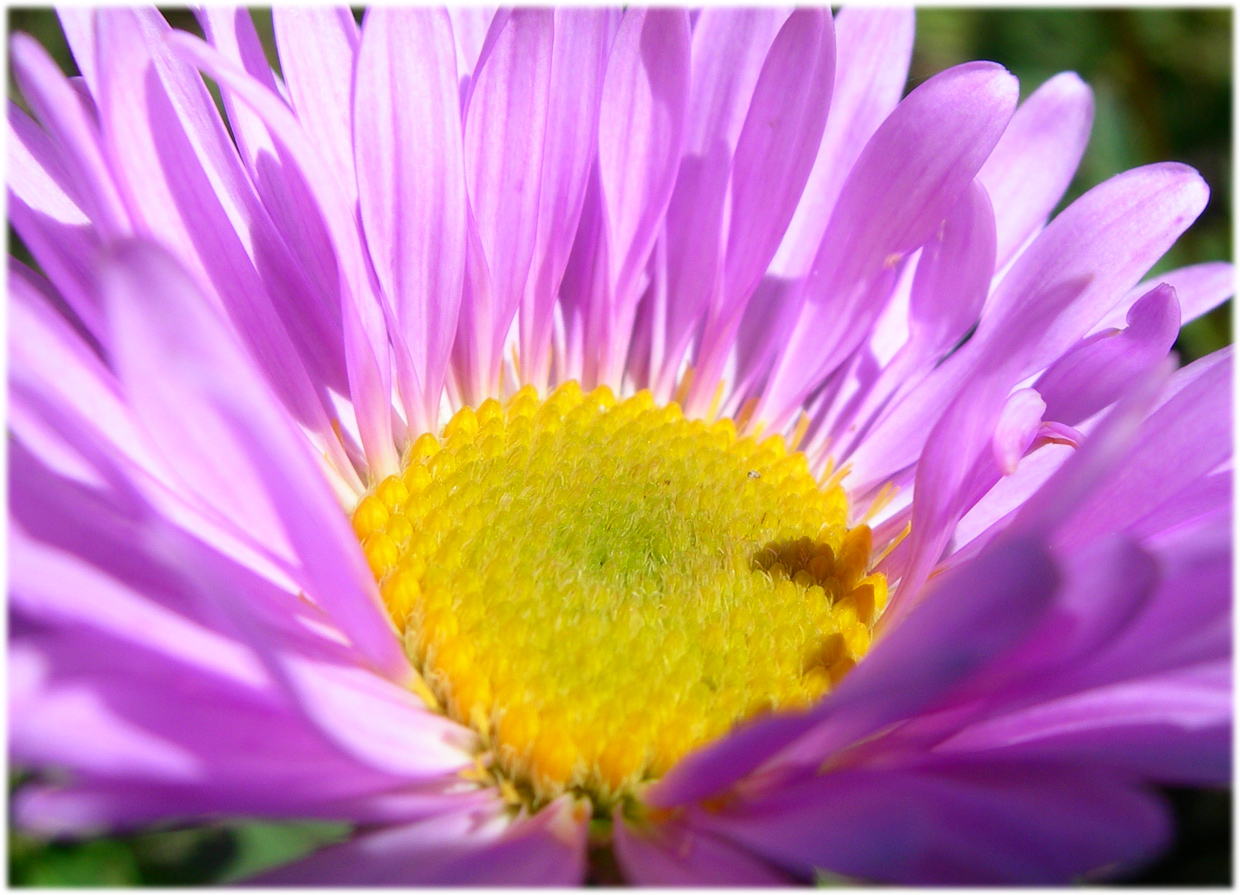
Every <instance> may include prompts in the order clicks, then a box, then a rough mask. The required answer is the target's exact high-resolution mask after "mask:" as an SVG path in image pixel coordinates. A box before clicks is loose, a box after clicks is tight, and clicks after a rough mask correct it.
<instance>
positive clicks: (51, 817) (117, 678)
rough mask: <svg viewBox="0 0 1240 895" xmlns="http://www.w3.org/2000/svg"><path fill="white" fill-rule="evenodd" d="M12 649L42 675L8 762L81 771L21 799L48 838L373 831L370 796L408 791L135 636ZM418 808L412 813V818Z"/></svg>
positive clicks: (69, 633) (259, 701) (51, 639)
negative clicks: (271, 823)
mask: <svg viewBox="0 0 1240 895" xmlns="http://www.w3.org/2000/svg"><path fill="white" fill-rule="evenodd" d="M14 650H15V653H17V654H19V655H21V656H23V658H25V659H27V660H29V661H28V662H27V663H26V664H33V665H34V670H35V672H36V678H35V680H34V681H33V682H32V689H31V692H30V693H29V694H28V697H29V698H28V699H26V700H24V702H23V708H24V711H23V712H22V715H21V718H20V719H19V722H20V723H17V724H14V725H13V726H12V727H11V728H10V734H11V736H12V742H11V745H12V747H13V750H14V755H15V756H17V757H19V760H22V761H26V762H35V763H46V764H56V765H60V766H62V767H67V768H71V769H74V770H75V771H76V772H77V779H76V781H75V782H74V783H72V784H70V785H69V786H67V787H66V788H65V789H58V788H46V789H41V790H36V791H35V792H33V793H31V792H22V793H19V797H18V799H17V800H16V804H15V806H14V807H15V811H16V813H17V815H18V818H19V819H20V820H21V821H22V823H23V824H24V825H25V824H29V825H32V826H34V827H36V828H38V829H41V830H43V831H45V832H46V833H49V834H57V833H63V832H77V833H82V832H90V831H97V830H98V828H99V826H100V825H101V824H106V825H108V826H115V825H120V826H132V825H136V824H138V823H146V822H151V821H158V820H168V819H173V820H175V819H185V820H193V819H196V818H200V817H203V816H210V815H213V814H233V815H238V814H240V815H247V814H248V815H266V816H292V817H298V816H300V817H307V816H310V817H316V816H317V817H329V818H338V819H354V818H356V819H357V820H360V821H363V822H365V821H367V820H370V819H372V818H374V817H376V814H375V813H373V812H371V811H370V810H369V809H368V807H367V805H366V802H367V800H369V799H371V798H374V797H376V796H379V797H383V796H386V795H387V793H389V792H392V791H395V790H397V788H399V787H402V786H405V787H407V786H408V785H409V784H408V781H407V780H404V779H401V778H399V777H394V776H392V775H388V774H384V773H382V772H380V771H378V770H375V769H372V768H368V767H366V766H364V765H361V764H358V763H357V762H356V761H354V760H353V759H352V758H350V757H348V756H346V755H345V754H343V753H342V752H341V751H340V750H339V749H337V748H335V747H334V746H333V745H332V744H331V743H330V742H329V741H327V740H325V739H324V738H323V736H322V735H321V734H319V733H318V732H317V731H316V730H315V729H314V728H313V727H311V726H310V725H308V724H306V723H305V721H304V719H302V718H301V716H300V715H299V714H298V713H297V712H296V711H295V710H293V709H292V708H291V707H290V706H288V705H282V704H281V703H280V702H279V701H278V700H276V699H273V698H272V697H271V696H270V695H269V693H264V692H263V691H262V690H256V689H245V688H241V687H238V686H236V685H235V684H231V683H229V682H227V681H224V680H221V679H219V678H215V677H212V676H209V675H205V674H203V672H202V669H201V668H196V667H193V666H189V665H186V664H184V663H182V662H181V661H179V660H178V658H177V657H174V656H169V655H165V654H163V653H161V652H158V651H154V650H151V649H149V648H146V647H142V646H138V645H135V644H134V643H133V642H132V641H126V640H120V639H116V638H114V637H112V636H111V635H110V634H106V633H100V632H92V631H91V630H90V629H76V630H68V629H62V630H60V631H58V632H57V633H56V634H55V635H45V636H39V637H35V638H27V639H23V640H22V641H21V643H19V644H17V645H15V647H14ZM423 801H425V800H423ZM448 804H449V805H451V804H453V803H452V802H449V803H448ZM419 812H420V813H422V814H423V815H424V814H425V813H427V806H426V805H425V804H422V805H418V804H416V803H407V804H406V813H405V817H411V816H417V814H418V813H419ZM379 816H381V815H379Z"/></svg>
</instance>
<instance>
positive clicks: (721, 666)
mask: <svg viewBox="0 0 1240 895" xmlns="http://www.w3.org/2000/svg"><path fill="white" fill-rule="evenodd" d="M846 513H847V502H846V499H845V496H844V492H843V490H842V489H841V488H840V487H838V486H833V487H823V486H821V485H820V484H819V482H818V481H816V480H815V478H814V477H813V476H812V475H811V473H810V471H809V467H808V464H807V462H806V459H805V456H804V454H801V453H789V452H788V451H787V449H786V447H785V444H784V440H783V438H782V437H781V436H778V435H776V436H771V437H769V438H767V439H765V440H764V441H761V442H758V441H755V439H753V438H750V437H747V438H738V437H737V435H736V430H735V427H734V425H733V423H732V421H731V420H727V419H723V420H719V421H718V422H715V423H706V422H703V421H701V420H688V419H685V417H684V416H683V414H682V413H681V411H680V408H679V407H678V406H677V405H676V404H670V405H668V406H665V407H658V406H655V403H654V401H653V399H652V398H651V395H650V393H649V392H640V393H638V394H636V395H634V396H633V397H630V398H628V399H626V400H624V401H622V402H619V403H617V402H616V399H615V397H614V396H613V395H612V393H611V391H610V389H608V388H606V387H601V388H598V389H596V390H594V391H592V392H590V393H589V394H588V395H586V394H583V393H582V391H581V389H580V387H579V386H578V385H577V383H575V382H570V383H566V384H565V385H562V386H560V387H559V388H558V389H557V390H556V391H555V392H554V393H553V394H552V395H551V396H550V397H549V398H548V399H547V400H546V401H543V402H540V401H539V399H538V397H537V394H536V393H535V392H534V390H533V389H532V388H528V387H527V388H525V389H522V390H521V391H519V392H518V393H517V394H516V395H514V396H513V397H512V398H511V399H510V400H509V402H508V404H507V406H506V407H505V406H502V405H501V404H500V403H499V402H497V401H495V400H493V399H492V400H487V401H485V402H483V403H482V405H481V406H479V407H478V409H477V410H474V409H471V408H468V407H467V408H464V409H462V410H461V411H460V412H458V413H457V414H456V415H455V416H454V417H453V418H452V420H451V421H450V422H449V423H448V424H447V426H445V427H444V430H443V433H442V435H441V437H440V438H435V437H434V436H432V435H429V434H427V435H422V436H421V437H420V438H419V439H418V440H417V441H416V442H415V443H414V445H413V447H412V448H411V449H410V451H409V456H408V458H407V460H406V465H405V468H404V472H403V474H402V475H401V476H399V477H398V476H391V477H389V478H387V479H385V480H384V481H383V482H381V483H380V484H379V485H378V486H377V487H376V488H375V490H374V492H373V493H372V494H369V495H367V496H366V497H365V498H363V500H362V501H361V503H360V504H359V505H358V507H357V509H356V510H355V511H354V514H353V525H354V529H355V531H356V532H357V535H358V537H359V538H360V539H361V540H362V544H363V548H364V551H365V554H366V557H367V560H368V561H369V563H370V566H371V569H372V570H373V571H374V574H375V577H376V579H377V580H378V581H379V582H380V585H381V592H382V594H383V597H384V600H385V602H386V604H387V607H388V610H389V611H390V612H391V614H392V618H393V619H394V620H395V622H396V624H397V626H398V627H399V628H401V629H402V630H404V632H405V643H406V649H407V651H408V654H409V656H410V658H411V660H412V661H413V663H414V666H415V667H416V668H418V669H419V670H420V672H421V674H422V676H423V679H424V680H425V682H426V683H427V685H428V686H429V688H430V690H431V691H432V693H433V694H434V696H435V697H436V698H437V699H438V700H439V702H440V703H441V704H442V705H443V706H444V707H445V709H446V710H447V711H448V713H449V714H451V715H452V716H453V717H455V718H456V719H457V720H459V721H461V722H462V723H465V724H469V725H471V726H472V727H473V728H474V729H475V730H477V731H478V732H479V733H480V734H481V735H482V738H483V742H485V743H486V744H487V745H488V747H489V748H488V754H489V755H490V756H491V761H492V763H493V772H494V773H496V774H497V775H500V776H501V777H505V778H506V779H507V780H509V781H510V782H514V785H518V786H520V787H523V788H524V789H525V790H526V791H527V792H529V793H531V794H532V795H533V797H534V798H535V799H537V800H541V799H544V798H550V797H553V796H554V795H556V794H557V793H559V792H562V791H563V790H564V789H576V790H580V791H584V792H586V793H589V794H590V795H592V796H593V797H595V798H596V799H601V800H603V801H604V802H609V801H614V800H615V799H616V798H618V797H620V796H623V795H625V794H627V793H631V792H632V791H633V790H634V789H635V787H636V786H638V785H639V784H640V783H641V781H642V780H644V779H649V778H652V777H657V776H659V775H661V774H662V773H664V772H665V771H666V770H667V769H668V768H669V767H670V766H671V765H672V764H673V763H674V762H676V761H677V760H678V759H679V758H680V757H681V756H683V755H684V754H685V753H686V752H688V751H689V750H690V749H692V748H694V747H695V746H698V745H700V744H702V743H705V742H707V741H709V740H711V739H713V738H715V737H718V736H720V735H722V734H724V733H726V732H727V731H728V730H729V729H730V728H731V727H732V726H733V725H735V724H736V723H737V722H739V721H742V720H744V719H745V718H747V717H749V716H751V715H753V714H755V713H758V712H762V711H769V710H772V709H788V708H796V707H802V706H805V705H807V704H809V703H810V702H811V701H813V700H815V699H816V698H818V697H819V696H821V695H822V694H823V693H824V692H826V690H827V689H829V688H830V686H831V685H832V684H833V683H834V682H835V681H837V680H838V679H839V678H840V676H841V675H843V674H844V673H845V672H846V671H848V669H850V668H851V667H852V666H853V664H855V663H856V661H857V660H858V659H860V658H861V656H862V655H864V653H865V652H866V650H867V649H868V647H869V644H870V627H871V625H872V624H873V622H874V618H875V615H876V613H877V612H879V611H881V609H882V608H883V605H884V604H885V602H886V598H887V585H886V581H885V579H884V578H883V576H882V575H879V574H874V575H866V571H867V567H868V563H869V553H870V532H869V529H868V528H867V527H865V526H858V527H856V528H853V529H851V530H849V529H848V528H847V527H846V525H845V517H846Z"/></svg>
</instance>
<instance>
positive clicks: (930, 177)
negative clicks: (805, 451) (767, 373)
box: [756, 62, 1017, 423]
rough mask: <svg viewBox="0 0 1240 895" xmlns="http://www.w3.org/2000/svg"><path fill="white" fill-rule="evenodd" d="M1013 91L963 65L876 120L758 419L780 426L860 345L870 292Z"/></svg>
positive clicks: (940, 202) (998, 130) (960, 172)
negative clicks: (879, 120)
mask: <svg viewBox="0 0 1240 895" xmlns="http://www.w3.org/2000/svg"><path fill="white" fill-rule="evenodd" d="M1016 95H1017V89H1016V80H1015V78H1013V77H1012V76H1011V75H1009V74H1008V73H1007V72H1006V71H1005V70H1004V69H1003V68H1001V67H1000V66H997V65H995V64H994V63H989V62H977V63H968V64H966V65H960V66H957V67H955V68H952V69H949V70H947V71H945V72H942V73H941V74H938V75H936V76H934V77H933V78H931V79H930V80H929V81H926V82H925V83H924V84H922V85H921V86H920V87H918V88H917V89H916V90H914V91H913V92H912V93H911V94H909V96H908V97H907V98H905V100H904V102H902V103H901V104H900V105H899V106H898V107H897V108H896V110H895V111H894V112H893V113H892V114H891V115H890V116H888V118H887V120H886V121H884V122H883V124H882V126H881V127H880V128H879V129H878V131H877V132H876V133H875V134H874V136H873V138H871V140H870V142H869V144H868V145H867V146H866V148H865V150H863V152H862V154H861V156H860V157H859V158H858V160H857V163H856V165H855V166H854V167H853V169H852V172H851V173H850V174H849V176H848V180H847V182H846V183H845V184H844V187H843V189H842V191H841V193H840V199H839V202H838V203H837V205H836V208H835V211H834V212H833V213H832V216H831V222H830V224H829V225H828V227H827V231H826V233H825V234H824V236H823V240H822V244H821V246H820V249H819V253H818V255H817V256H816V258H815V261H814V264H813V268H812V272H811V273H810V275H809V277H808V278H807V280H806V281H805V287H804V289H805V301H806V304H805V306H804V309H803V313H802V314H801V317H800V319H799V321H798V322H797V325H796V328H795V330H794V331H793V332H792V334H791V338H790V340H789V343H788V344H787V346H786V347H783V346H781V347H780V349H779V350H780V351H781V352H782V353H781V356H780V357H779V359H778V361H777V364H776V367H775V370H774V372H773V373H772V376H771V380H770V382H769V383H768V384H767V387H766V391H765V392H764V394H763V397H762V403H761V405H760V406H759V408H758V410H757V411H756V414H757V417H758V418H759V419H766V420H770V421H772V422H775V423H782V422H783V421H784V420H786V419H787V417H788V416H789V414H790V413H791V412H792V410H793V409H794V408H795V407H796V406H798V405H799V404H800V403H801V402H802V401H803V400H804V398H805V395H806V394H807V393H808V392H809V390H810V388H811V387H812V386H813V385H814V384H815V383H816V382H818V381H820V380H821V378H822V377H823V376H824V375H826V373H828V372H830V370H831V369H833V368H834V366H835V365H836V364H837V363H839V362H840V361H841V360H843V359H844V357H846V356H847V355H848V354H849V353H850V352H851V351H852V350H853V348H855V347H856V346H857V344H858V343H859V342H860V341H861V340H862V338H863V337H864V335H865V334H866V333H867V332H868V331H869V329H870V326H871V325H872V324H873V322H874V320H875V319H876V318H877V316H878V312H879V311H880V310H881V303H879V302H878V301H877V300H875V299H874V296H873V295H871V293H872V292H873V290H874V289H876V288H879V287H881V288H882V291H888V290H889V289H890V286H891V283H890V282H889V280H890V279H891V274H892V272H893V271H894V265H895V262H896V261H899V260H900V258H902V257H903V256H904V255H907V254H908V253H910V252H912V251H913V250H914V249H916V248H918V247H919V246H920V245H921V244H922V243H924V242H925V241H926V240H927V239H929V238H930V236H932V235H933V233H934V231H935V229H936V228H937V227H938V226H939V225H940V223H941V222H942V221H943V219H944V218H945V217H946V216H947V214H948V213H949V212H950V210H951V208H952V206H953V205H955V204H956V202H957V201H958V199H959V197H960V196H961V195H962V194H963V192H964V190H965V189H966V188H967V187H968V185H969V183H970V182H971V181H972V180H973V176H974V175H975V174H976V173H977V170H978V168H980V167H981V165H982V163H983V162H984V161H985V160H986V156H987V155H988V154H989V153H990V150H991V148H992V147H993V146H994V144H995V142H996V141H998V139H999V137H1000V135H1001V134H1002V133H1003V128H1004V127H1005V126H1006V125H1007V122H1008V119H1009V118H1010V117H1011V114H1012V110H1013V108H1014V107H1015V105H1016ZM893 172H894V177H895V179H894V180H893ZM876 284H877V285H876ZM867 296H870V300H868V301H867V300H866V297H867Z"/></svg>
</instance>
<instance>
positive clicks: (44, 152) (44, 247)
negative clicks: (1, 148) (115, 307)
mask: <svg viewBox="0 0 1240 895" xmlns="http://www.w3.org/2000/svg"><path fill="white" fill-rule="evenodd" d="M8 136H9V141H8V142H9V148H8V164H9V170H8V195H9V219H10V221H11V223H12V225H13V229H15V230H16V231H17V234H18V235H19V236H20V237H21V240H22V242H23V243H24V244H25V245H26V247H27V248H28V249H29V250H30V254H31V255H32V256H33V257H34V260H35V261H36V262H37V263H38V265H39V267H40V268H42V270H43V272H44V273H46V274H47V276H48V278H49V279H50V280H51V281H52V283H53V284H54V285H55V287H56V289H57V290H58V291H59V292H60V294H61V295H62V296H64V299H65V301H66V302H68V304H69V306H70V307H72V308H73V311H74V313H76V314H77V316H78V317H79V318H80V319H81V321H82V323H83V324H84V325H85V326H86V328H87V329H88V330H89V331H90V332H91V333H92V334H93V335H94V336H95V337H96V338H99V337H101V336H102V335H103V334H104V331H105V330H104V326H103V312H102V309H101V308H100V307H99V300H98V297H97V296H96V293H95V288H94V274H93V272H92V271H91V269H90V261H91V259H92V258H94V256H95V254H96V253H97V252H98V251H99V246H100V237H99V234H98V233H97V232H96V231H95V229H94V227H93V226H92V225H91V222H90V220H89V219H88V218H87V216H86V214H85V212H83V211H82V207H81V205H79V204H78V202H77V201H76V200H75V199H74V198H73V197H72V196H71V195H70V194H69V192H68V190H69V188H70V187H69V176H68V174H67V173H66V171H65V166H64V162H63V161H62V159H61V152H60V149H59V147H57V146H56V144H55V143H53V142H52V140H51V138H50V137H48V135H47V133H46V132H44V131H43V129H42V128H40V127H39V126H38V125H37V124H35V123H34V121H32V120H31V119H30V117H29V116H27V115H26V113H25V112H23V111H22V110H21V109H20V108H18V106H17V104H16V103H13V102H11V101H10V103H9V135H8Z"/></svg>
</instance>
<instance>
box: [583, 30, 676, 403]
mask: <svg viewBox="0 0 1240 895" xmlns="http://www.w3.org/2000/svg"><path fill="white" fill-rule="evenodd" d="M689 39H690V35H689V20H688V16H687V15H686V14H685V13H684V11H683V10H672V9H656V10H644V9H629V10H628V11H627V12H626V13H625V15H624V18H623V19H622V20H621V22H620V30H619V32H618V33H617V34H616V39H615V42H614V43H613V45H612V48H611V56H610V58H609V60H608V63H607V73H606V75H605V76H604V78H603V93H602V97H601V100H600V108H599V143H598V162H597V168H598V173H599V184H600V187H601V197H602V204H603V208H604V209H605V215H606V217H605V220H606V231H605V232H606V240H607V245H608V251H607V253H606V260H605V261H604V263H605V264H606V265H607V268H606V271H607V277H608V281H609V283H610V286H611V289H610V292H611V294H612V296H613V298H612V299H611V301H610V302H608V308H607V313H606V315H605V329H604V331H603V332H601V333H599V334H598V342H597V343H596V344H594V345H592V346H591V347H592V348H593V349H594V352H593V353H595V354H597V355H598V357H597V363H598V369H599V373H598V374H597V376H596V377H593V378H597V379H598V380H599V381H603V382H613V383H615V384H617V385H618V384H619V378H620V373H621V367H622V365H623V363H624V360H625V357H626V355H627V354H628V340H629V338H630V335H631V333H632V323H633V317H634V315H635V314H636V311H637V300H638V299H639V298H640V297H641V293H640V288H641V282H640V278H641V275H642V272H643V270H644V269H645V266H646V259H647V258H648V257H649V255H650V251H651V249H652V248H653V247H654V242H655V239H656V237H657V236H658V234H659V225H660V224H661V222H662V220H663V215H664V213H665V212H666V210H667V206H668V202H669V201H670V199H671V196H672V187H673V185H674V183H675V180H676V170H677V167H678V165H679V162H680V152H681V147H682V145H683V139H684V129H685V113H686V108H687V104H688V98H689V48H690V44H689Z"/></svg>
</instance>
